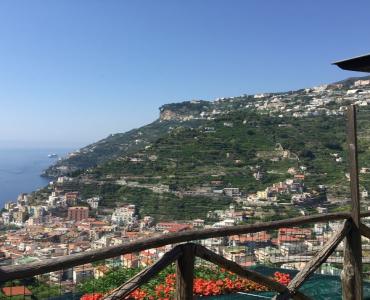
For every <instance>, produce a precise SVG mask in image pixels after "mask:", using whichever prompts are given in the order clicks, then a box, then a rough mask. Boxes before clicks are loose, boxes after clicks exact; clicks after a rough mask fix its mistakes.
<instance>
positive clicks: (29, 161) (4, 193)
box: [0, 149, 70, 208]
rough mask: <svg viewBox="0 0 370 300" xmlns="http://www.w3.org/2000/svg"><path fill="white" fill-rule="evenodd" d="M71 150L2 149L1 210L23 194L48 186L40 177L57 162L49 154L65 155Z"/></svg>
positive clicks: (0, 175)
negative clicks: (5, 204) (6, 203)
mask: <svg viewBox="0 0 370 300" xmlns="http://www.w3.org/2000/svg"><path fill="white" fill-rule="evenodd" d="M69 151H70V149H0V208H2V207H3V206H4V203H5V202H8V201H14V200H16V199H17V196H18V195H19V194H20V193H23V192H31V191H34V190H36V189H38V188H40V187H43V186H45V185H46V184H48V182H49V180H48V179H46V178H43V177H40V174H41V173H42V171H43V170H44V169H46V168H47V167H48V166H49V165H51V164H52V163H53V162H55V161H56V160H57V158H49V157H48V154H50V153H56V154H58V155H61V156H63V155H65V154H67V153H68V152H69Z"/></svg>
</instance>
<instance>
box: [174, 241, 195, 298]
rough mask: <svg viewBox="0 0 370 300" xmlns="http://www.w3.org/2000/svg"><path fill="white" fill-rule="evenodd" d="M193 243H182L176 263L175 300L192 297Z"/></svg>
mask: <svg viewBox="0 0 370 300" xmlns="http://www.w3.org/2000/svg"><path fill="white" fill-rule="evenodd" d="M194 261H195V245H194V244H191V243H189V244H184V245H183V251H182V255H181V256H180V257H179V258H178V260H177V264H176V300H192V299H193V280H194Z"/></svg>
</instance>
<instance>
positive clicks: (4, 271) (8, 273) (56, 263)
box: [0, 212, 370, 282]
mask: <svg viewBox="0 0 370 300" xmlns="http://www.w3.org/2000/svg"><path fill="white" fill-rule="evenodd" d="M368 216H370V212H365V213H363V214H361V217H368ZM350 217H351V214H350V213H345V212H340V213H328V214H320V215H311V216H304V217H297V218H291V219H285V220H279V221H272V222H263V223H255V224H252V225H240V226H232V227H224V228H209V229H202V230H189V231H184V232H178V233H170V234H160V235H158V236H154V237H150V238H144V239H138V240H135V241H132V242H129V243H125V244H122V245H117V246H111V247H106V248H103V249H98V250H90V251H85V252H82V253H78V254H72V255H67V256H62V257H54V258H51V259H45V260H43V261H40V262H34V263H30V264H25V265H12V266H3V267H0V282H5V281H10V280H14V279H24V278H29V277H33V276H36V275H40V274H44V273H48V272H53V271H58V270H61V269H68V268H72V267H75V266H79V265H83V264H87V263H92V262H95V261H99V260H104V259H109V258H113V257H117V256H120V255H123V254H127V253H133V252H139V251H143V250H147V249H151V248H156V247H162V246H165V245H170V244H176V243H184V242H190V241H196V240H201V239H208V238H214V237H222V236H231V235H237V234H246V233H255V232H260V231H264V230H274V229H279V228H282V227H294V226H300V225H306V224H312V223H320V222H327V221H333V220H343V219H348V218H350Z"/></svg>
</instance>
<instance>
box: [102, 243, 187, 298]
mask: <svg viewBox="0 0 370 300" xmlns="http://www.w3.org/2000/svg"><path fill="white" fill-rule="evenodd" d="M182 251H183V246H182V245H179V246H176V247H175V248H173V249H172V250H170V251H168V252H166V253H165V254H164V255H163V256H162V257H161V258H160V259H159V260H158V261H156V262H155V263H154V264H153V265H151V266H149V267H147V268H145V269H144V270H142V271H141V272H140V273H138V274H136V275H135V276H134V277H132V278H131V279H129V280H128V281H127V282H125V283H124V284H122V285H121V286H120V287H118V288H116V289H115V290H114V291H112V292H111V293H109V295H106V296H105V297H104V298H103V300H119V299H125V298H126V297H127V296H128V295H130V294H131V293H132V292H133V291H135V290H136V289H137V288H139V287H140V286H141V285H143V284H145V283H147V282H148V281H149V280H150V279H151V278H153V277H154V276H155V275H157V274H158V273H159V272H160V271H162V270H163V269H164V268H166V267H167V266H168V265H170V264H171V263H173V262H174V261H176V260H177V259H178V258H179V257H180V256H181V255H182Z"/></svg>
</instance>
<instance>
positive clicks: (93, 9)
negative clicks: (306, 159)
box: [0, 0, 370, 147]
mask: <svg viewBox="0 0 370 300" xmlns="http://www.w3.org/2000/svg"><path fill="white" fill-rule="evenodd" d="M369 11H370V2H369V1H356V2H352V1H334V0H333V1H329V0H327V1H318V0H317V1H296V0H285V1H262V0H248V1H244V0H240V1H237V0H232V1H230V0H223V1H221V0H201V1H200V0H186V1H181V0H157V1H153V0H147V1H145V0H135V1H134V0H131V1H128V0H127V1H123V0H122V1H121V0H119V1H118V0H117V1H113V0H107V1H102V0H100V1H95V0H85V1H83V0H69V1H64V0H58V1H33V0H24V1H18V0H3V1H1V2H0V107H1V109H0V147H12V146H24V147H37V146H39V147H45V146H50V147H59V146H68V147H79V146H83V145H85V144H87V143H90V142H93V141H96V140H98V139H101V138H103V137H105V136H107V135H108V134H110V133H115V132H123V131H126V130H129V129H131V128H134V127H138V126H141V125H143V124H146V123H148V122H151V121H153V120H154V119H155V118H157V116H158V107H159V106H160V105H162V104H165V103H169V102H177V101H184V100H190V99H205V100H212V99H214V98H216V97H223V96H234V95H240V94H243V93H248V94H251V93H256V92H263V91H266V92H267V91H284V90H290V89H296V88H302V87H307V86H313V85H317V84H320V83H327V82H332V81H336V80H340V79H343V78H346V77H350V76H358V75H366V74H361V73H354V72H346V71H341V70H339V69H337V68H336V67H334V66H332V65H330V63H331V62H333V61H335V60H338V59H342V58H347V57H351V56H355V55H359V54H363V53H368V52H370V51H369V49H370V39H369V28H370V18H369V16H368V12H369Z"/></svg>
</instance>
